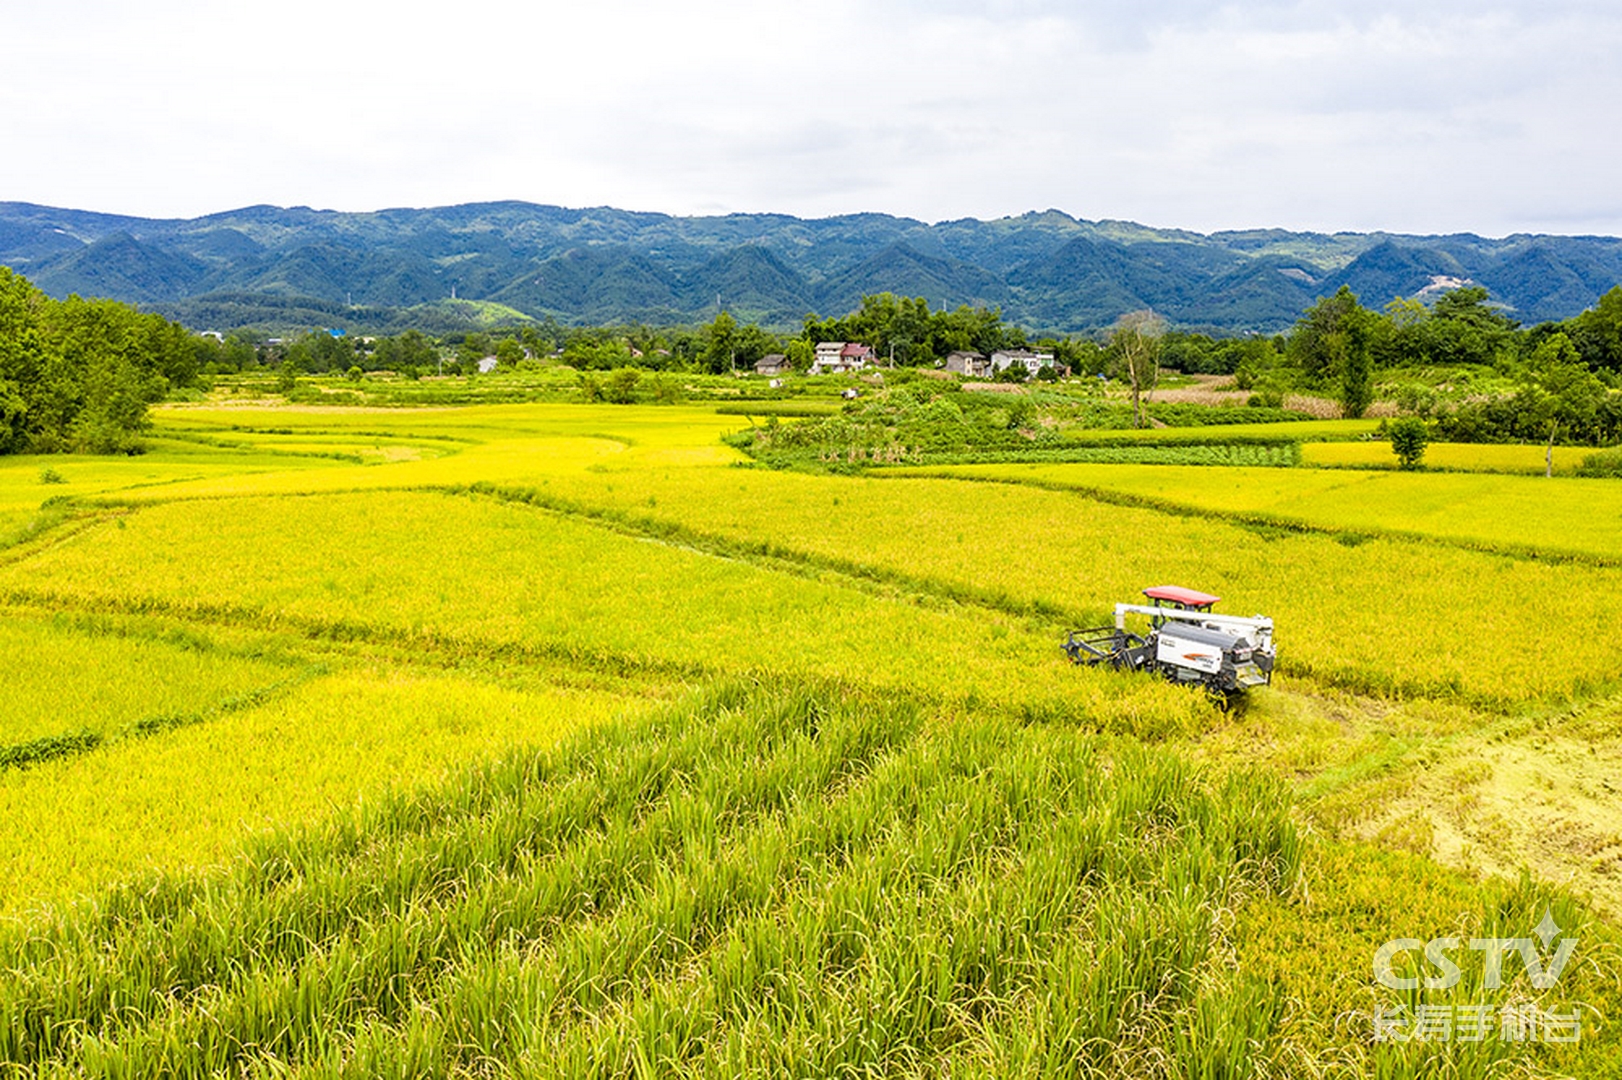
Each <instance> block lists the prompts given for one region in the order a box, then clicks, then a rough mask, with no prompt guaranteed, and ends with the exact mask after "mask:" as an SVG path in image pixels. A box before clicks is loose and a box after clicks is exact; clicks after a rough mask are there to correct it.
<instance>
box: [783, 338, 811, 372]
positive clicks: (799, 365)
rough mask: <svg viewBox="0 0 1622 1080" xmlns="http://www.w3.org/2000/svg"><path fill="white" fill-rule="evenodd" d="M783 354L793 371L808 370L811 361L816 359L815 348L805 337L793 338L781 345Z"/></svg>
mask: <svg viewBox="0 0 1622 1080" xmlns="http://www.w3.org/2000/svg"><path fill="white" fill-rule="evenodd" d="M783 355H784V356H785V357H787V358H788V362H789V365H790V366H791V367H793V368H794V370H795V371H809V370H810V368H811V362H812V361H813V360H815V359H816V350H815V347H814V346H812V344H811V343H810V342H809V341H807V340H805V338H803V337H802V338H794V339H793V340H791V341H790V342H789V343H788V344H787V345H785V346H784V347H783Z"/></svg>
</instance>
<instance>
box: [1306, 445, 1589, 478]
mask: <svg viewBox="0 0 1622 1080" xmlns="http://www.w3.org/2000/svg"><path fill="white" fill-rule="evenodd" d="M1593 452H1594V451H1593V450H1592V449H1591V448H1588V447H1583V446H1557V447H1555V448H1554V473H1555V475H1556V476H1564V475H1569V474H1570V473H1571V472H1572V471H1573V470H1574V469H1576V468H1577V466H1579V465H1581V464H1582V462H1583V458H1585V457H1587V456H1588V455H1589V454H1592V453H1593ZM1543 455H1544V448H1543V447H1542V446H1532V445H1498V444H1494V443H1445V442H1433V443H1431V444H1430V445H1428V446H1427V447H1425V459H1424V465H1425V468H1427V469H1444V470H1449V471H1455V472H1496V473H1520V474H1523V475H1528V476H1542V475H1543V472H1544V468H1545V464H1546V463H1545V461H1544V457H1543ZM1302 461H1303V462H1304V463H1305V464H1307V465H1316V466H1319V467H1322V468H1352V469H1395V468H1396V467H1397V457H1396V455H1395V454H1393V453H1392V452H1391V444H1390V443H1387V442H1385V441H1383V440H1381V441H1374V442H1313V443H1308V444H1306V445H1305V446H1303V447H1302Z"/></svg>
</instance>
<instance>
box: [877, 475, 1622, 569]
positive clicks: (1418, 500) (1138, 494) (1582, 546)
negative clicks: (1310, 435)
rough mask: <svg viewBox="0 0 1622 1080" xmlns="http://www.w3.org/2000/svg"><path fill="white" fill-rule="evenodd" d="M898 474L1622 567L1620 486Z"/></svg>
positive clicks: (1445, 479) (1470, 478)
mask: <svg viewBox="0 0 1622 1080" xmlns="http://www.w3.org/2000/svg"><path fill="white" fill-rule="evenodd" d="M1474 449H1478V450H1483V449H1491V448H1487V447H1476V448H1474ZM1511 449H1513V448H1511ZM1303 452H1304V453H1307V454H1308V455H1309V456H1310V455H1311V454H1313V453H1317V452H1318V450H1317V448H1315V447H1312V446H1309V447H1308V448H1306V449H1305V450H1304V451H1303ZM895 471H896V472H897V473H898V474H903V475H933V476H955V477H960V478H965V479H977V480H988V481H1004V482H1009V483H1018V484H1028V485H1032V486H1038V487H1045V488H1055V489H1059V490H1070V491H1078V492H1084V493H1103V494H1105V495H1108V496H1116V497H1118V498H1119V500H1120V501H1124V502H1128V503H1136V504H1138V505H1144V506H1152V507H1160V508H1164V509H1169V510H1172V511H1174V512H1184V513H1195V514H1204V515H1210V516H1215V517H1219V518H1221V517H1229V518H1239V519H1246V520H1249V521H1252V522H1256V523H1261V524H1267V523H1274V524H1279V525H1284V526H1291V527H1294V526H1305V527H1308V528H1314V529H1322V530H1326V531H1330V532H1335V533H1342V534H1351V533H1356V534H1361V535H1366V536H1369V535H1372V536H1379V535H1386V536H1394V537H1402V538H1416V539H1421V540H1424V539H1437V540H1444V541H1448V542H1450V543H1453V544H1456V545H1461V546H1465V547H1477V548H1481V549H1484V550H1488V551H1503V552H1508V553H1517V554H1537V555H1544V556H1550V557H1557V558H1558V557H1561V556H1575V557H1577V558H1584V557H1586V558H1589V559H1591V560H1594V561H1599V562H1605V563H1617V562H1622V485H1618V484H1616V483H1615V482H1614V481H1611V480H1600V479H1582V478H1576V477H1560V476H1555V477H1553V478H1545V477H1542V476H1536V477H1532V476H1505V475H1492V474H1486V473H1401V472H1392V471H1385V470H1356V469H1243V468H1235V469H1222V470H1215V469H1209V468H1203V467H1179V466H1175V465H1168V466H1133V465H1111V466H1101V465H1088V464H1064V465H954V466H931V467H928V468H923V469H901V470H895Z"/></svg>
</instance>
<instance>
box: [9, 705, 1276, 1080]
mask: <svg viewBox="0 0 1622 1080" xmlns="http://www.w3.org/2000/svg"><path fill="white" fill-rule="evenodd" d="M922 720H923V718H922V716H921V714H920V712H919V710H918V709H917V707H916V706H914V705H912V704H910V703H908V702H905V701H902V700H897V699H895V698H893V697H891V698H888V699H884V700H881V699H878V698H874V697H871V696H868V695H864V694H860V693H852V692H851V691H850V690H849V689H847V688H840V687H811V688H807V687H803V686H794V685H792V684H776V685H768V686H765V687H762V688H752V687H745V686H740V685H738V684H732V685H728V686H721V687H718V688H717V689H716V690H714V691H712V692H710V693H709V694H707V695H705V696H703V697H700V698H699V699H697V700H696V701H694V702H690V703H687V704H685V705H683V706H681V707H678V708H675V709H671V710H666V711H664V712H662V713H659V714H655V715H654V716H651V717H649V718H647V719H645V720H642V721H637V722H632V723H626V724H620V725H613V726H606V727H600V728H596V729H593V730H592V731H591V732H589V733H587V734H586V735H584V736H581V737H576V738H574V739H571V740H570V741H569V742H568V743H566V744H565V745H564V746H562V747H560V748H559V749H558V750H555V751H550V752H546V753H543V754H541V755H538V756H515V757H512V758H509V759H507V760H506V761H504V762H502V763H500V764H497V765H495V766H492V767H488V768H485V769H481V770H479V771H476V772H473V773H469V774H465V775H463V776H461V777H459V778H455V779H453V780H451V781H450V782H448V783H446V784H445V785H443V786H442V787H441V788H440V789H439V790H437V791H434V792H430V793H425V794H421V795H415V796H410V797H404V796H396V797H394V798H393V799H389V800H385V801H384V802H382V803H378V804H372V805H370V806H363V807H361V808H359V809H357V810H355V811H352V812H350V813H348V814H346V815H340V816H339V818H338V819H336V820H335V821H333V822H332V823H331V824H330V825H327V826H325V827H321V828H317V829H302V830H295V831H291V832H287V833H282V834H278V835H275V836H268V837H266V838H264V839H263V840H261V841H259V842H258V843H257V844H255V845H254V847H253V848H252V849H250V850H249V851H248V852H247V853H245V855H244V856H243V857H242V858H241V859H240V860H239V861H237V862H235V863H233V864H232V866H231V867H230V868H229V869H228V870H227V871H226V872H225V873H224V874H223V875H214V876H212V877H209V878H194V877H178V876H171V877H168V878H164V879H159V880H154V881H151V882H146V883H142V884H141V885H140V886H139V887H138V888H132V889H130V890H126V891H120V892H115V893H111V894H106V895H105V896H104V897H103V898H102V899H101V900H100V901H99V903H98V904H97V905H96V906H86V907H83V908H81V909H78V910H76V911H73V912H68V913H65V914H64V915H62V916H60V917H58V918H57V919H55V920H52V921H50V922H48V923H40V924H36V925H34V926H32V927H30V928H28V929H27V930H26V931H24V932H19V933H17V934H14V935H8V934H6V933H4V932H0V962H3V963H4V964H5V965H6V967H7V969H8V970H9V971H11V972H12V974H13V977H11V978H9V979H8V980H7V982H6V983H5V984H4V985H3V986H0V1001H3V1002H4V1008H3V1010H0V1018H3V1019H0V1060H4V1061H6V1062H7V1063H9V1064H10V1065H11V1066H12V1067H13V1068H14V1069H15V1070H17V1071H19V1072H20V1073H21V1074H24V1075H29V1074H49V1073H51V1072H53V1071H57V1070H61V1071H76V1072H80V1073H82V1074H89V1075H122V1074H129V1073H143V1074H144V1073H150V1072H153V1071H160V1072H165V1073H173V1074H177V1075H191V1074H202V1073H209V1072H217V1071H233V1072H240V1071H261V1070H275V1069H277V1068H281V1067H285V1066H296V1067H301V1068H306V1069H312V1070H316V1071H321V1072H336V1071H356V1072H359V1071H367V1072H370V1073H373V1074H389V1075H396V1074H401V1075H403V1074H405V1073H406V1072H412V1073H413V1074H428V1075H442V1074H451V1073H460V1072H465V1071H469V1070H484V1071H495V1072H499V1073H507V1072H517V1073H523V1074H526V1075H531V1074H536V1073H540V1074H550V1075H571V1076H578V1075H583V1074H598V1075H607V1074H611V1073H612V1074H622V1073H625V1072H627V1071H633V1070H635V1069H636V1068H638V1067H639V1063H643V1064H646V1065H648V1066H652V1067H654V1068H656V1069H658V1070H659V1071H661V1072H668V1071H672V1070H677V1071H684V1072H692V1073H694V1074H699V1075H722V1074H725V1075H736V1074H737V1073H738V1072H740V1071H751V1070H753V1071H759V1072H762V1073H764V1072H772V1073H774V1074H778V1075H781V1074H784V1073H794V1074H800V1075H830V1074H833V1073H837V1072H841V1071H848V1070H855V1071H868V1070H874V1069H878V1068H886V1067H891V1068H893V1067H896V1066H897V1065H900V1064H903V1063H911V1064H912V1065H913V1066H917V1067H921V1066H924V1065H927V1064H928V1063H929V1062H932V1061H935V1060H937V1059H939V1058H940V1057H941V1055H943V1054H946V1053H950V1052H953V1051H955V1050H959V1049H962V1048H965V1047H967V1046H971V1045H974V1044H975V1043H976V1042H977V1041H978V1040H980V1039H981V1038H982V1032H983V1031H984V1029H985V1027H986V1025H988V1024H994V1023H996V1022H997V1021H998V1019H999V1018H1000V1017H1002V1016H1003V1015H1005V1013H1006V1011H1007V1010H1008V1008H1009V1007H1010V1006H1011V1005H1012V1004H1013V1003H1016V1002H1018V1001H1021V1000H1025V999H1027V998H1029V997H1030V996H1032V995H1046V994H1051V993H1052V992H1053V989H1052V988H1055V987H1058V986H1061V985H1072V986H1076V987H1078V991H1077V992H1078V993H1079V994H1080V995H1081V996H1079V997H1077V998H1076V999H1075V1000H1074V1004H1075V1006H1076V1008H1077V1012H1076V1016H1078V1017H1084V1018H1086V1019H1087V1020H1088V1021H1089V1022H1093V1023H1101V1024H1102V1025H1103V1028H1104V1029H1105V1030H1110V1031H1114V1032H1117V1033H1119V1034H1120V1035H1121V1036H1122V1037H1123V1038H1125V1039H1127V1040H1129V1041H1130V1040H1139V1041H1140V1042H1142V1043H1144V1044H1146V1045H1147V1046H1149V1047H1153V1046H1155V1045H1158V1044H1160V1043H1161V1042H1162V1041H1163V1039H1164V1038H1165V1035H1166V1033H1165V1030H1164V1029H1163V1027H1162V1026H1161V1025H1160V1024H1159V1023H1158V1021H1159V1019H1160V1018H1162V1017H1164V1016H1166V1015H1170V1014H1171V1013H1173V1012H1175V1011H1176V1010H1178V1009H1179V1008H1182V1007H1184V1005H1183V1004H1182V1003H1185V1002H1187V1001H1188V1000H1191V998H1192V996H1193V995H1194V994H1195V993H1196V991H1197V987H1198V986H1199V985H1200V980H1201V975H1200V973H1201V972H1202V971H1203V970H1205V969H1206V968H1207V967H1208V966H1209V965H1210V964H1212V963H1213V962H1215V961H1216V960H1217V958H1218V956H1219V955H1220V950H1218V948H1217V945H1218V943H1217V941H1216V940H1215V939H1214V938H1213V936H1212V922H1211V919H1210V916H1209V912H1210V911H1211V910H1212V909H1214V908H1227V907H1230V906H1231V905H1233V904H1235V903H1237V902H1238V900H1239V898H1240V897H1242V896H1245V895H1248V894H1251V893H1253V892H1255V891H1257V890H1260V891H1262V892H1266V893H1269V894H1273V893H1276V892H1279V891H1283V892H1288V891H1289V890H1290V889H1291V888H1292V887H1293V882H1294V881H1295V878H1296V876H1297V874H1298V873H1299V866H1300V864H1299V852H1298V848H1297V844H1298V841H1297V840H1296V839H1295V832H1294V827H1293V826H1292V825H1291V824H1290V822H1289V815H1288V809H1287V803H1286V801H1285V799H1284V797H1283V795H1282V790H1281V789H1280V788H1279V787H1278V786H1277V785H1276V784H1275V785H1271V786H1268V785H1266V784H1265V783H1263V785H1262V786H1261V787H1259V788H1255V787H1248V786H1247V787H1245V789H1244V793H1243V794H1241V793H1240V791H1239V790H1238V789H1234V788H1231V787H1229V786H1225V784H1224V783H1219V782H1213V781H1212V780H1210V779H1209V778H1207V777H1205V776H1204V775H1202V774H1200V773H1198V772H1196V771H1194V770H1191V769H1189V768H1188V767H1187V766H1186V765H1184V764H1182V763H1180V762H1178V761H1177V760H1176V759H1175V758H1172V757H1170V756H1169V755H1166V754H1164V753H1151V754H1142V753H1132V754H1128V755H1126V756H1125V757H1123V758H1121V759H1120V760H1118V761H1114V762H1106V761H1103V760H1100V759H1099V758H1098V757H1097V756H1096V755H1095V754H1094V753H1093V752H1092V751H1091V750H1090V749H1089V747H1088V745H1087V743H1086V742H1085V741H1084V740H1083V737H1082V736H1079V735H1078V734H1076V733H1074V732H1067V731H1064V730H1062V729H1051V728H1028V727H1018V726H1015V725H1012V724H1010V723H1009V722H1008V721H1006V720H998V719H985V718H965V719H964V721H962V722H958V723H954V724H950V725H945V726H942V725H938V724H929V723H924V722H922ZM1238 782H1239V783H1241V784H1244V785H1251V784H1253V783H1255V782H1254V781H1249V780H1245V781H1238ZM1263 853H1272V854H1263ZM1067 942H1068V943H1071V944H1070V945H1064V944H1062V943H1067ZM1101 973H1105V974H1101ZM1089 987H1090V989H1087V988H1089ZM1134 987H1135V988H1136V990H1135V991H1134V989H1133V988H1134ZM1123 1010H1124V1011H1123ZM1110 1016H1115V1017H1117V1018H1118V1019H1117V1020H1115V1021H1107V1020H1102V1019H1100V1018H1105V1017H1110Z"/></svg>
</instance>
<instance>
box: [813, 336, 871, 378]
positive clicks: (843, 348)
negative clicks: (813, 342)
mask: <svg viewBox="0 0 1622 1080" xmlns="http://www.w3.org/2000/svg"><path fill="white" fill-rule="evenodd" d="M871 363H873V350H872V349H870V348H868V347H867V346H866V345H863V344H861V343H860V342H855V341H819V342H817V355H816V359H815V360H813V361H812V362H811V374H813V375H826V374H835V375H844V374H848V373H849V372H852V371H860V370H862V369H863V368H865V367H867V365H869V364H871Z"/></svg>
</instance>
